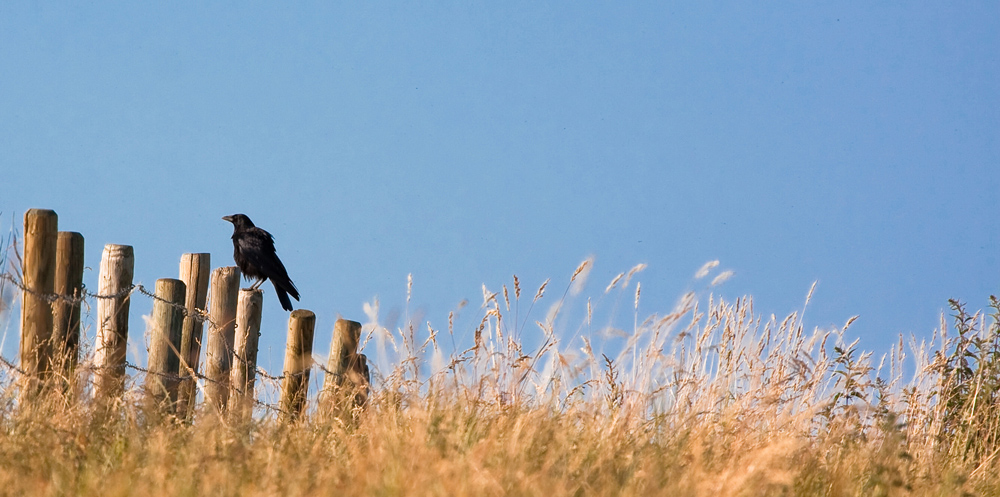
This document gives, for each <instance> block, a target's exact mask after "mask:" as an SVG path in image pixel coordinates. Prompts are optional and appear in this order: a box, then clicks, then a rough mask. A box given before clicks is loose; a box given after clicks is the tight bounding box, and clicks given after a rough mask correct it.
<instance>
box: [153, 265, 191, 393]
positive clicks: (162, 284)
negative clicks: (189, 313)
mask: <svg viewBox="0 0 1000 497" xmlns="http://www.w3.org/2000/svg"><path fill="white" fill-rule="evenodd" d="M185 292H186V288H185V285H184V282H183V281H181V280H175V279H172V278H162V279H158V280H156V297H157V298H156V299H155V300H154V301H153V313H152V316H151V318H152V319H151V322H152V330H151V331H152V333H150V337H149V363H148V365H147V369H149V372H148V373H146V382H145V388H146V395H147V399H149V400H150V401H152V403H153V404H154V405H155V407H158V408H159V409H160V410H162V412H165V413H172V412H174V411H173V409H174V405H175V403H176V402H177V387H178V384H179V383H180V379H179V378H178V372H179V369H180V362H181V359H180V348H181V331H182V330H183V328H184V310H183V309H184V308H183V306H184V295H185Z"/></svg>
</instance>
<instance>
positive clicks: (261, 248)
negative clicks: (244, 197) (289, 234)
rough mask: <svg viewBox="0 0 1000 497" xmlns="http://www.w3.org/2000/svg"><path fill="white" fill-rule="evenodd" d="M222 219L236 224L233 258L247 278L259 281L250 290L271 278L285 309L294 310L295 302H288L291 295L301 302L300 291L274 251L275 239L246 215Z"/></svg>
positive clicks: (234, 228)
mask: <svg viewBox="0 0 1000 497" xmlns="http://www.w3.org/2000/svg"><path fill="white" fill-rule="evenodd" d="M222 219H223V220H225V221H229V222H230V223H233V249H234V250H233V259H235V260H236V265H237V266H239V267H240V271H242V272H243V276H244V277H245V278H246V279H248V280H249V279H251V278H254V279H256V280H257V281H256V282H255V283H254V284H253V286H251V287H250V288H252V289H254V290H256V289H257V287H259V286H260V284H261V283H263V282H264V280H266V279H270V280H271V283H272V284H273V285H274V292H275V293H277V294H278V300H279V301H281V308H282V309H284V310H286V311H290V310H292V301H291V300H288V296H289V295H291V296H292V297H293V298H295V300H299V291H298V290H297V289H296V288H295V284H294V283H292V280H291V279H290V278H289V277H288V271H286V270H285V266H284V264H282V263H281V259H278V254H277V253H275V251H274V237H272V236H271V234H270V233H268V232H266V231H264V230H262V229H260V228H258V227H256V226H254V224H253V221H251V220H250V218H249V217H246V216H245V215H243V214H233V215H232V216H225V217H223V218H222Z"/></svg>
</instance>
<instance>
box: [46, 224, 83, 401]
mask: <svg viewBox="0 0 1000 497" xmlns="http://www.w3.org/2000/svg"><path fill="white" fill-rule="evenodd" d="M54 290H55V293H56V294H57V295H59V296H60V297H63V299H60V300H58V301H56V302H55V304H54V305H53V307H52V349H53V354H52V356H53V361H54V362H55V364H56V367H57V369H58V371H59V374H60V375H61V376H62V378H63V381H64V382H66V385H67V386H68V385H70V384H71V382H72V379H73V371H74V369H76V363H77V361H78V359H79V348H80V301H79V300H75V299H79V298H80V297H81V296H82V294H83V235H81V234H79V233H75V232H71V231H60V232H59V236H58V237H57V242H56V275H55V286H54ZM71 299H72V300H71ZM74 300H75V301H74Z"/></svg>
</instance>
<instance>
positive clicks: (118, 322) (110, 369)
mask: <svg viewBox="0 0 1000 497" xmlns="http://www.w3.org/2000/svg"><path fill="white" fill-rule="evenodd" d="M134 267H135V255H134V253H133V251H132V246H130V245H115V244H111V243H109V244H107V245H105V246H104V252H103V253H102V254H101V274H100V277H99V280H98V283H97V293H98V294H99V295H102V296H103V297H102V298H98V299H97V345H96V349H95V350H94V365H95V367H96V374H95V381H94V397H95V398H105V399H111V398H115V397H118V396H120V395H121V394H122V390H123V389H124V386H125V352H126V345H127V344H128V310H129V302H130V298H129V297H130V293H128V292H129V291H130V290H131V289H132V272H133V269H134ZM112 296H113V298H112Z"/></svg>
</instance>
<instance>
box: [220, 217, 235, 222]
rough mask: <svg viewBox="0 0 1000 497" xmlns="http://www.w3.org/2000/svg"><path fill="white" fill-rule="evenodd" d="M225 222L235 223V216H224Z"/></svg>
mask: <svg viewBox="0 0 1000 497" xmlns="http://www.w3.org/2000/svg"><path fill="white" fill-rule="evenodd" d="M222 220H223V221H229V222H230V223H231V222H233V216H222Z"/></svg>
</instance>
